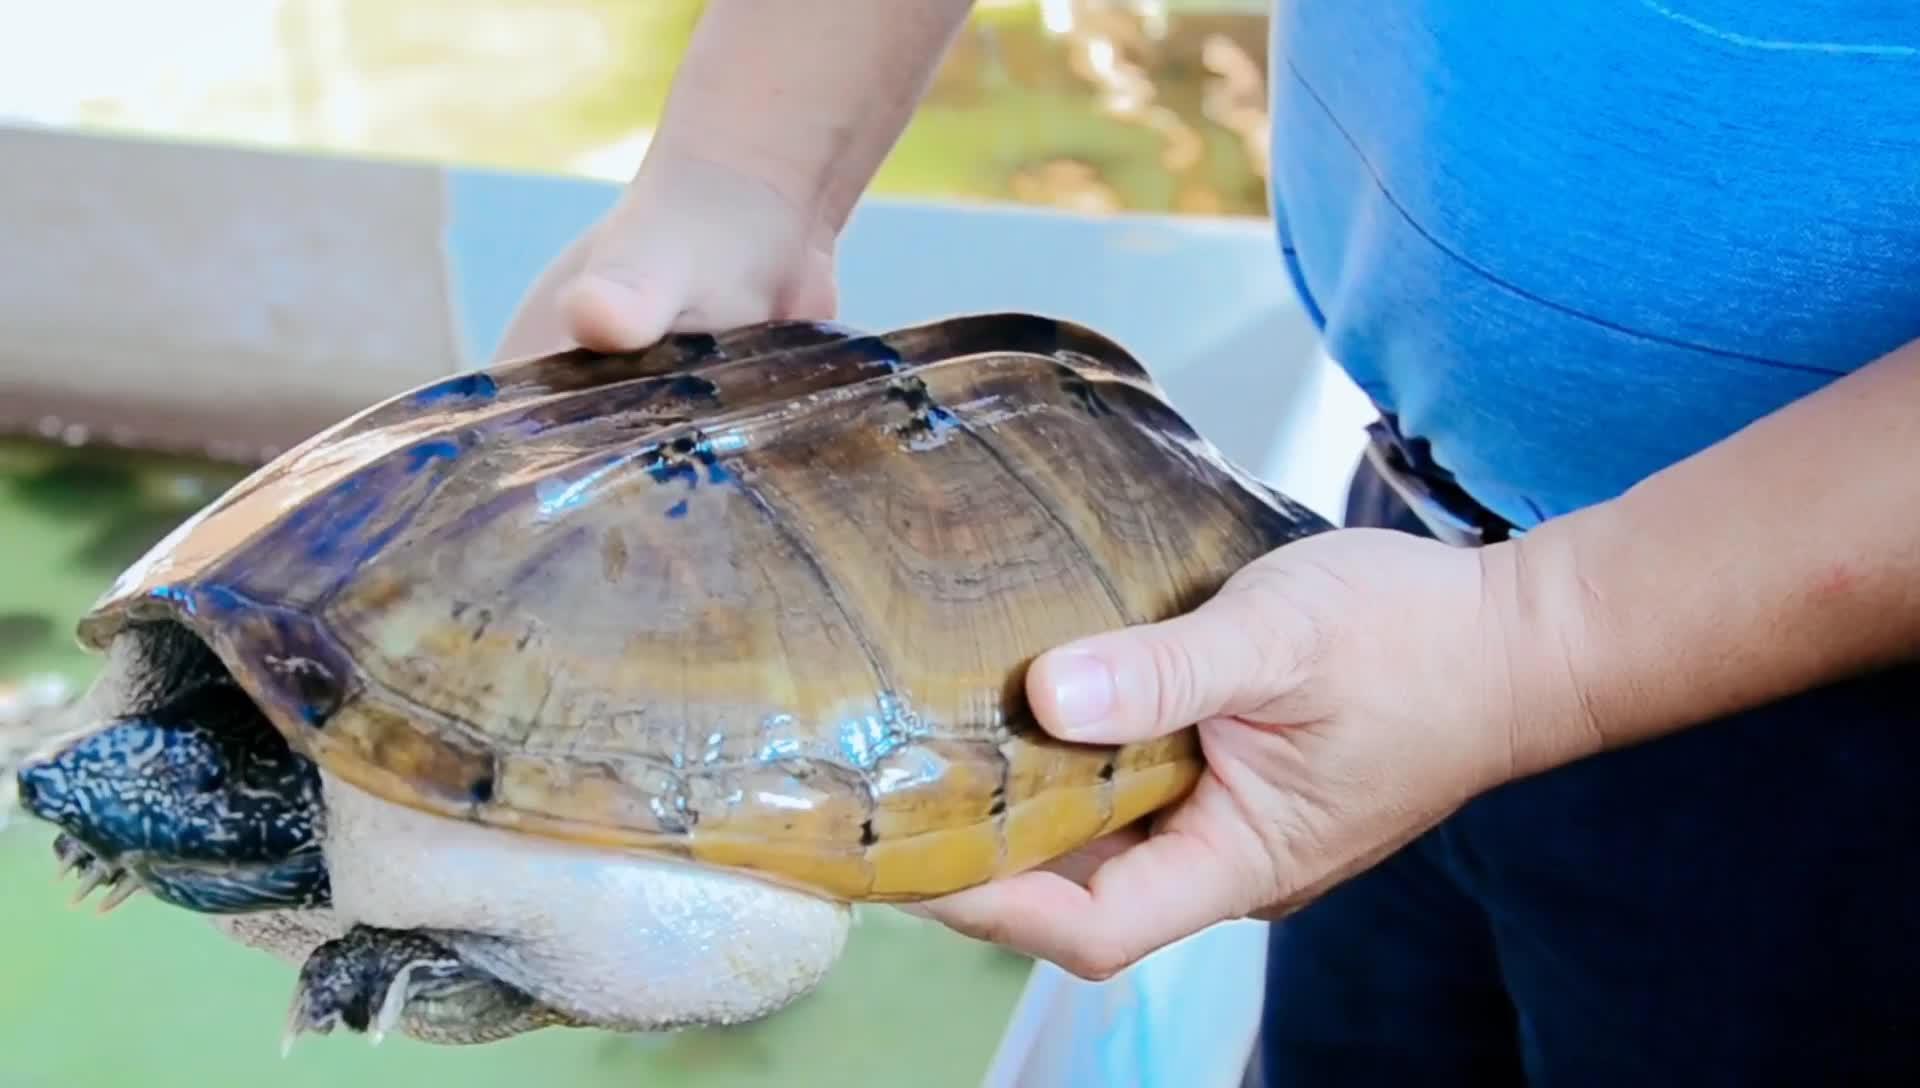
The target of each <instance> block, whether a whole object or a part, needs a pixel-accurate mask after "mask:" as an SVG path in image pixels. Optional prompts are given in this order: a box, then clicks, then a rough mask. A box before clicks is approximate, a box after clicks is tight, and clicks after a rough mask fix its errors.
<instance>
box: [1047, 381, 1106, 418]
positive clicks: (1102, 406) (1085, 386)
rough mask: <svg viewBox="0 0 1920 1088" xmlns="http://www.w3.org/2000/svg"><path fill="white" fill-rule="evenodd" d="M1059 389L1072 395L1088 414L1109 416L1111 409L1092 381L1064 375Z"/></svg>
mask: <svg viewBox="0 0 1920 1088" xmlns="http://www.w3.org/2000/svg"><path fill="white" fill-rule="evenodd" d="M1060 389H1061V390H1062V391H1063V392H1065V393H1066V394H1067V395H1068V396H1070V397H1072V398H1073V399H1074V401H1075V402H1077V403H1078V404H1079V405H1080V407H1081V408H1082V409H1084V410H1085V411H1086V413H1087V414H1088V415H1090V416H1110V415H1112V414H1113V409H1112V408H1111V407H1109V406H1108V405H1107V402H1106V401H1105V400H1103V399H1101V397H1100V393H1099V391H1098V390H1096V389H1095V388H1094V387H1093V383H1092V382H1089V381H1087V380H1086V379H1085V378H1079V377H1071V376H1069V377H1066V378H1062V379H1061V380H1060Z"/></svg>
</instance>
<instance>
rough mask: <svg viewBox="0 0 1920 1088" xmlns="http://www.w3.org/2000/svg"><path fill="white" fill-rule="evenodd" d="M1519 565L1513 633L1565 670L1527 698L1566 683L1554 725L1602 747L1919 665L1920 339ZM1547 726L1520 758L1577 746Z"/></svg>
mask: <svg viewBox="0 0 1920 1088" xmlns="http://www.w3.org/2000/svg"><path fill="white" fill-rule="evenodd" d="M1498 547H1501V548H1503V549H1504V548H1506V547H1507V546H1504V545H1502V546H1498ZM1489 558H1490V559H1492V560H1493V561H1494V562H1495V563H1502V562H1504V561H1503V560H1502V559H1501V557H1500V555H1499V554H1498V553H1490V554H1489ZM1510 558H1511V559H1513V560H1517V562H1514V563H1508V564H1506V566H1507V570H1508V572H1509V573H1508V578H1509V579H1510V581H1509V584H1510V585H1512V586H1513V587H1514V593H1513V604H1512V605H1511V608H1512V609H1513V611H1514V613H1515V615H1514V622H1510V623H1508V624H1507V625H1506V626H1507V629H1508V630H1510V631H1514V632H1518V633H1520V635H1521V637H1523V638H1527V639H1540V636H1542V635H1552V636H1553V637H1551V638H1547V639H1542V640H1541V641H1542V642H1543V643H1546V644H1548V645H1547V646H1546V647H1545V648H1547V649H1549V650H1550V654H1549V655H1548V657H1547V659H1548V660H1558V661H1559V662H1561V663H1562V664H1561V665H1559V666H1558V667H1557V668H1556V667H1551V666H1550V667H1548V668H1545V669H1543V670H1541V671H1538V672H1536V673H1533V674H1532V675H1531V686H1533V687H1535V688H1536V690H1538V689H1541V688H1551V687H1555V686H1559V685H1561V684H1563V683H1564V681H1565V680H1567V679H1569V678H1570V679H1571V680H1572V684H1571V686H1570V688H1571V690H1572V691H1574V692H1577V693H1578V700H1577V705H1574V706H1567V704H1566V702H1565V701H1564V700H1561V701H1560V703H1559V705H1561V706H1562V707H1563V708H1565V709H1564V710H1563V713H1562V714H1561V715H1559V717H1561V718H1562V721H1563V723H1564V727H1566V728H1571V729H1574V730H1577V731H1582V732H1585V733H1586V734H1588V738H1587V743H1588V745H1590V746H1593V747H1614V746H1618V745H1621V744H1628V743H1632V742H1634V741H1637V740H1640V739H1644V738H1647V737H1651V736H1654V735H1657V734H1660V733H1664V732H1668V731H1671V730H1674V729H1679V728H1682V727H1684V726H1687V725H1690V724H1694V723H1698V722H1702V721H1707V720H1711V719H1713V718H1716V717H1719V716H1722V715H1725V714H1728V713H1732V712H1735V711H1739V710H1744V709H1748V708H1751V707H1753V706H1756V705H1758V704H1760V703H1763V702H1767V701H1770V700H1773V699H1777V698H1782V697H1785V696H1788V695H1792V694H1794V693H1797V692H1800V691H1803V690H1806V689H1808V688H1812V687H1817V686H1820V685H1824V684H1826V683H1830V682H1833V681H1836V680H1840V679H1843V678H1846V677H1849V676H1852V675H1855V674H1857V673H1860V672H1863V671H1866V670H1871V669H1874V668H1878V667H1882V666H1886V665H1889V664H1893V663H1897V662H1907V661H1915V660H1920V343H1914V344H1910V345H1908V346H1907V347H1905V348H1902V349H1900V350H1899V351H1896V352H1894V353H1893V354H1891V355H1889V356H1886V357H1885V358H1882V359H1880V360H1878V361H1876V362H1874V363H1873V364H1871V365H1869V366H1868V367H1866V368H1864V369H1862V370H1860V371H1858V372H1856V373H1854V374H1852V375H1850V376H1848V377H1846V378H1843V379H1840V380H1838V381H1836V382H1834V383H1833V384H1831V385H1829V386H1827V387H1826V388H1824V389H1822V390H1820V391H1819V392H1817V393H1815V394H1813V395H1811V396H1808V397H1805V398H1803V399H1801V400H1799V401H1796V402H1794V403H1793V404H1790V405H1788V406H1787V407H1785V408H1783V409H1781V410H1780V411H1778V412H1775V413H1774V414H1772V415H1770V416H1767V417H1765V418H1763V419H1761V420H1759V421H1758V422H1756V423H1754V424H1752V425H1751V426H1749V427H1747V428H1746V429H1744V430H1742V431H1741V432H1739V433H1738V434H1735V435H1733V436H1731V437H1730V438H1728V439H1726V440H1725V441H1723V442H1720V443H1718V444H1716V445H1714V446H1713V447H1711V448H1709V449H1707V450H1705V451H1703V452H1701V453H1700V454H1698V455H1696V456H1694V457H1690V458H1688V459H1686V460H1684V461H1682V462H1680V463H1678V464H1676V465H1674V466H1673V467H1671V468H1669V469H1667V470H1666V471H1664V472H1661V473H1658V474H1656V475H1655V476H1653V477H1651V478H1649V479H1647V480H1646V481H1644V482H1642V483H1641V484H1640V485H1639V486H1637V487H1635V488H1633V489H1632V490H1631V491H1629V492H1628V493H1627V494H1625V495H1623V496H1621V497H1620V498H1618V499H1615V500H1612V501H1610V502H1606V503H1602V504H1600V505H1598V506H1595V507H1592V508H1590V509H1588V510H1584V511H1580V512H1577V513H1575V514H1572V515H1569V516H1567V517H1564V518H1560V519H1556V520H1553V521H1549V522H1547V523H1546V524H1544V525H1543V526H1541V528H1540V529H1539V530H1537V531H1536V532H1535V533H1534V534H1533V535H1532V536H1530V537H1527V538H1524V539H1523V540H1522V541H1520V542H1517V544H1516V545H1515V546H1513V547H1512V548H1511V549H1510ZM1525 655H1526V656H1530V657H1532V658H1533V659H1535V660H1540V659H1541V655H1540V654H1538V653H1537V652H1534V651H1525ZM1566 672H1570V673H1571V676H1570V677H1568V676H1566V675H1565V673H1566ZM1520 675H1522V676H1525V675H1528V673H1527V670H1524V669H1522V670H1520ZM1519 698H1520V700H1521V702H1522V704H1523V705H1525V704H1526V702H1527V697H1526V695H1525V693H1524V692H1523V693H1521V694H1520V695H1519ZM1916 713H1920V708H1916ZM1534 724H1540V725H1544V724H1545V723H1544V722H1538V723H1530V722H1528V721H1525V720H1522V721H1519V722H1516V723H1515V725H1516V727H1517V729H1518V730H1519V732H1520V735H1521V739H1520V740H1519V747H1520V749H1521V750H1522V751H1521V752H1520V753H1519V754H1520V757H1521V758H1520V762H1521V763H1522V764H1528V763H1533V762H1535V761H1534V760H1532V759H1530V758H1528V756H1527V754H1526V750H1527V749H1530V748H1534V747H1536V746H1544V747H1545V749H1546V750H1547V751H1549V752H1553V754H1551V755H1548V756H1547V757H1546V761H1547V762H1550V763H1555V762H1560V761H1561V760H1562V759H1564V758H1565V755H1566V749H1565V743H1566V741H1565V738H1564V736H1563V737H1561V738H1554V737H1551V736H1550V735H1546V734H1544V733H1542V734H1540V735H1534V736H1529V730H1530V727H1531V726H1532V725H1534ZM1807 743H1808V744H1819V743H1820V738H1819V737H1817V736H1809V737H1808V738H1807ZM1574 747H1575V748H1576V749H1577V748H1580V747H1582V745H1581V744H1579V743H1575V744H1574ZM1556 748H1558V749H1559V751H1557V752H1556V751H1553V750H1554V749H1556Z"/></svg>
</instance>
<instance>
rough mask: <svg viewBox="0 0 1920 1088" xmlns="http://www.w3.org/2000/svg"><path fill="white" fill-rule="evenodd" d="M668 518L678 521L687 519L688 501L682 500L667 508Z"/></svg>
mask: <svg viewBox="0 0 1920 1088" xmlns="http://www.w3.org/2000/svg"><path fill="white" fill-rule="evenodd" d="M667 516H668V517H670V518H676V519H678V518H684V517H686V516H687V500H685V499H681V500H680V501H679V502H676V503H674V504H673V505H672V506H669V507H667Z"/></svg>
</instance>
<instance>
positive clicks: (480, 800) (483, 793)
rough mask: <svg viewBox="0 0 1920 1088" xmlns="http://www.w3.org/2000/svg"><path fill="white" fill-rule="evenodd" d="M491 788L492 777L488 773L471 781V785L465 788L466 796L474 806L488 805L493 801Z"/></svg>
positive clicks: (491, 774) (492, 784) (490, 773)
mask: <svg viewBox="0 0 1920 1088" xmlns="http://www.w3.org/2000/svg"><path fill="white" fill-rule="evenodd" d="M493 788H494V775H493V772H491V771H489V772H487V773H486V774H484V775H481V776H480V777H479V778H476V779H474V780H473V784H472V785H471V786H468V787H467V796H468V797H470V798H472V800H473V803H474V804H476V805H485V804H490V803H492V801H493Z"/></svg>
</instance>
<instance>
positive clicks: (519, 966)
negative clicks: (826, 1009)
mask: <svg viewBox="0 0 1920 1088" xmlns="http://www.w3.org/2000/svg"><path fill="white" fill-rule="evenodd" d="M325 791H326V793H325V796H326V803H327V838H326V847H325V849H326V854H327V865H328V868H329V870H330V872H331V876H332V884H333V897H334V910H333V914H334V915H335V917H334V918H332V919H329V922H330V925H331V927H333V928H334V929H335V931H338V929H344V928H345V926H347V925H349V924H352V923H356V922H357V923H362V924H366V925H373V926H380V927H385V928H390V929H426V930H432V931H436V932H437V933H438V934H439V935H441V936H442V938H443V939H445V940H446V941H447V942H448V943H449V944H451V945H452V946H453V947H454V949H455V951H457V952H458V953H459V954H460V956H461V958H462V959H464V960H466V961H467V962H469V963H471V964H473V965H475V966H477V967H480V968H483V969H485V970H487V971H489V972H491V973H493V974H495V975H497V976H498V977H500V978H501V979H503V980H505V981H507V982H510V983H512V984H514V985H515V986H518V987H520V988H521V989H523V990H525V991H526V992H528V993H530V994H532V995H533V996H534V997H536V998H538V999H539V1000H541V1001H543V1002H545V1003H546V1004H548V1005H551V1006H553V1007H555V1008H557V1009H560V1010H562V1011H565V1012H567V1013H570V1014H572V1015H573V1016H574V1017H576V1018H578V1019H581V1020H584V1021H586V1022H589V1023H592V1024H595V1025H597V1026H602V1027H605V1028H609V1029H612V1030H622V1031H651V1030H659V1029H664V1028H671V1027H682V1026H691V1025H704V1024H730V1023H739V1022H741V1021H745V1020H751V1019H755V1018H757V1017H760V1016H764V1015H766V1014H768V1013H771V1012H773V1011H775V1010H776V1009H779V1008H780V1007H782V1006H784V1005H786V1004H788V1003H789V1002H791V1001H793V1000H794V999H795V998H797V997H799V996H801V995H802V994H805V993H806V992H807V991H809V990H811V989H812V988H813V987H814V986H816V985H817V984H818V983H819V982H820V980H821V979H822V978H823V977H824V976H825V975H826V973H827V971H828V970H829V969H830V968H831V967H832V965H833V963H834V962H835V961H836V960H837V959H838V958H839V956H840V953H841V951H842V950H843V949H844V948H845V946H846V939H847V932H848V928H849V925H850V920H851V913H850V911H849V910H848V908H847V907H846V906H845V905H844V904H839V903H834V902H830V901H827V900H823V899H819V898H815V897H813V896H809V895H804V894H801V893H799V892H794V891H789V890H786V889H782V888H778V887H775V886H773V885H770V884H767V883H764V882H762V881H758V880H754V879H751V878H749V877H745V876H740V875H736V874H731V873H724V872H717V871H714V870H711V869H707V868H703V867H700V866H696V865H691V864H686V863H681V862H677V861H672V860H669V859H651V858H640V857H636V856H633V855H628V854H620V853H614V852H610V851H602V850H595V849H591V848H587V847H581V846H574V845H570V844H566V843H559V842H553V841H550V840H546V839H539V838H533V837H529V836H523V835H517V834H514V833H511V832H507V831H501V830H498V829H494V828H488V827H482V826H479V825H476V824H470V823H465V822H461V821H456V820H448V819H442V818H440V817H436V816H432V815H429V814H426V813H422V812H418V811H415V810H413V809H409V808H405V807H401V806H397V805H391V804H388V803H386V802H383V801H380V800H378V799H376V798H374V797H372V796H370V795H369V794H367V793H365V792H363V791H361V790H358V789H356V788H354V787H352V786H349V785H347V784H345V783H343V782H340V781H339V780H337V779H335V778H333V777H332V776H326V779H325ZM315 921H318V919H316V920H315ZM331 935H332V934H331V933H328V934H326V936H331ZM466 935H471V936H466ZM236 936H241V938H242V939H243V940H244V939H247V938H246V936H244V935H241V934H236ZM249 943H259V942H258V941H257V940H253V941H249ZM283 943H284V938H283ZM303 943H305V942H304V941H303ZM283 954H284V953H283Z"/></svg>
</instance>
